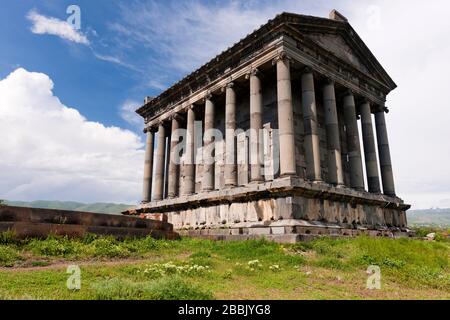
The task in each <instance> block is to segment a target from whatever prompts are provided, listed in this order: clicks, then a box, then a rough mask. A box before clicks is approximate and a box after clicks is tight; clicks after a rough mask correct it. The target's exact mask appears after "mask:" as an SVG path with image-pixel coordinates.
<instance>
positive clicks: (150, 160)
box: [142, 128, 154, 203]
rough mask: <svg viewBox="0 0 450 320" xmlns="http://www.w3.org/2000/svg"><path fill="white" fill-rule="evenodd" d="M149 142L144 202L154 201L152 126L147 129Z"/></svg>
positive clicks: (143, 194) (143, 192)
mask: <svg viewBox="0 0 450 320" xmlns="http://www.w3.org/2000/svg"><path fill="white" fill-rule="evenodd" d="M145 132H146V133H147V142H146V147H145V164H144V187H143V190H142V203H148V202H150V201H152V180H153V153H154V150H153V132H152V131H151V128H147V129H145Z"/></svg>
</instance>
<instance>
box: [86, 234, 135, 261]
mask: <svg viewBox="0 0 450 320" xmlns="http://www.w3.org/2000/svg"><path fill="white" fill-rule="evenodd" d="M89 246H90V247H91V248H92V249H93V253H94V256H96V257H104V258H124V257H128V256H130V252H129V250H128V249H127V248H126V247H125V246H123V245H121V243H120V242H119V241H117V240H116V239H115V238H113V237H101V238H98V239H95V240H93V241H92V242H91V243H90V244H89Z"/></svg>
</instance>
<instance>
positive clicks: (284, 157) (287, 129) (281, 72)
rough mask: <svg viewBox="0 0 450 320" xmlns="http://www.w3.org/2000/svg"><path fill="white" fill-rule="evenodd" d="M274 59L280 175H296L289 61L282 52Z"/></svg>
mask: <svg viewBox="0 0 450 320" xmlns="http://www.w3.org/2000/svg"><path fill="white" fill-rule="evenodd" d="M275 61H276V65H277V98H278V131H279V137H280V175H281V176H289V175H296V166H295V139H294V111H293V106H292V89H291V71H290V62H289V59H288V58H287V57H286V55H285V54H284V53H281V54H280V56H279V57H278V58H277V59H275Z"/></svg>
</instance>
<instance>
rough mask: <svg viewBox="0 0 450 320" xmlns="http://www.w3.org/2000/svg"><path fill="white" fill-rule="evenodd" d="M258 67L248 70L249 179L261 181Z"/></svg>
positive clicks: (260, 121)
mask: <svg viewBox="0 0 450 320" xmlns="http://www.w3.org/2000/svg"><path fill="white" fill-rule="evenodd" d="M258 73H259V72H258V69H254V70H252V71H251V72H250V75H249V77H250V181H251V182H258V181H263V180H264V179H263V176H262V172H261V171H262V170H261V158H262V156H261V152H262V151H263V149H262V143H261V130H262V91H261V79H260V78H259V74H258Z"/></svg>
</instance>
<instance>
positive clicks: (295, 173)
mask: <svg viewBox="0 0 450 320" xmlns="http://www.w3.org/2000/svg"><path fill="white" fill-rule="evenodd" d="M395 88H396V84H395V83H394V82H393V80H392V79H391V78H390V77H389V75H388V74H387V73H386V71H385V70H384V69H383V67H382V66H381V65H380V63H379V62H378V61H377V60H376V58H375V57H374V56H373V54H372V53H371V52H370V50H369V49H368V48H367V46H366V45H365V44H364V42H363V41H362V40H361V39H360V37H359V36H358V35H357V33H356V32H355V30H354V29H353V28H352V27H351V25H350V24H349V23H348V21H347V19H346V18H345V17H343V16H342V15H341V14H339V13H338V12H337V11H335V10H333V11H332V12H331V13H330V17H329V18H318V17H311V16H304V15H298V14H291V13H283V14H280V15H278V16H276V17H275V18H274V19H273V20H270V21H268V22H267V23H266V24H265V25H263V26H261V27H260V28H259V29H257V30H256V31H254V32H253V33H251V34H249V35H247V36H246V37H245V38H244V39H242V40H241V41H239V42H238V43H236V44H235V45H233V46H232V47H230V48H228V49H227V50H225V51H224V52H222V53H221V54H219V55H218V56H216V57H215V58H214V59H212V60H211V61H210V62H208V63H207V64H205V65H204V66H202V67H201V68H199V69H198V70H196V71H195V72H193V73H192V74H190V75H188V76H187V77H186V78H184V79H183V80H181V81H179V82H178V83H176V84H175V85H173V86H172V87H171V88H169V89H168V90H166V91H164V92H163V93H162V94H160V95H159V96H158V97H156V98H150V97H147V98H146V99H145V103H144V105H143V106H142V107H141V108H139V109H138V110H137V113H138V114H139V115H141V116H142V117H143V118H144V119H145V130H144V131H145V132H146V134H147V145H146V156H145V167H144V168H145V173H144V187H143V199H142V204H141V206H140V207H139V208H138V209H137V210H136V211H133V212H131V213H133V214H140V215H144V216H145V215H147V216H148V217H151V218H155V217H159V218H160V219H163V220H168V221H169V222H170V223H172V224H173V226H174V228H175V229H176V230H178V231H179V232H181V233H186V234H191V235H200V236H207V237H216V238H217V237H218V238H228V237H234V238H251V237H256V236H261V235H263V236H266V237H268V238H274V239H282V240H284V241H296V240H298V239H299V238H301V237H302V236H306V235H316V234H330V235H355V234H360V233H369V234H375V235H395V234H397V233H403V232H407V229H406V226H407V224H406V210H408V209H409V205H406V204H404V202H403V201H402V200H401V199H400V198H399V197H397V195H396V191H395V184H394V178H393V169H392V163H391V155H390V147H389V141H388V130H387V126H386V115H387V113H388V109H387V107H386V105H385V103H386V96H387V95H388V94H389V92H390V91H392V90H393V89H395Z"/></svg>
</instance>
